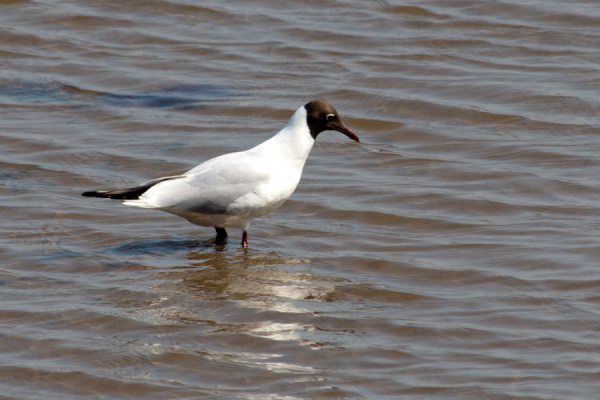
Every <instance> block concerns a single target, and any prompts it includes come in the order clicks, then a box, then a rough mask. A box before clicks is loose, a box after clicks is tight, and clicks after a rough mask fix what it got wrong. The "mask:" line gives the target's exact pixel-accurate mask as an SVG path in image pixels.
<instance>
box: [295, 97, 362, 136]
mask: <svg viewBox="0 0 600 400" xmlns="http://www.w3.org/2000/svg"><path fill="white" fill-rule="evenodd" d="M304 108H305V109H306V123H307V124H308V129H310V134H311V136H312V137H313V138H314V139H316V138H317V135H318V134H319V133H321V132H323V131H328V130H335V131H338V132H342V133H343V134H344V135H346V136H348V137H349V138H350V139H352V140H356V141H357V142H360V140H358V136H356V133H354V132H352V130H350V129H349V128H348V127H347V126H346V125H345V124H344V122H342V119H341V118H340V116H339V114H338V112H337V110H336V109H335V107H334V106H332V105H331V104H329V103H328V102H326V101H324V100H314V101H311V102H310V103H307V104H306V105H305V106H304Z"/></svg>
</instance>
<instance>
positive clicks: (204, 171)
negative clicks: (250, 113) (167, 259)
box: [82, 100, 359, 247]
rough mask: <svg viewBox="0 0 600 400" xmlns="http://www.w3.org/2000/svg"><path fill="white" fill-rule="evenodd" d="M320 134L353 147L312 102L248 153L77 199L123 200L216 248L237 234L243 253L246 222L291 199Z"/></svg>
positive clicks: (330, 115)
mask: <svg viewBox="0 0 600 400" xmlns="http://www.w3.org/2000/svg"><path fill="white" fill-rule="evenodd" d="M326 130H336V131H339V132H342V133H343V134H344V135H346V136H348V137H349V138H350V139H353V140H356V141H357V142H358V141H359V140H358V136H356V134H355V133H354V132H352V131H351V130H350V129H348V128H347V127H346V125H345V124H344V123H343V122H342V120H341V118H340V116H339V115H338V112H337V111H336V109H335V107H333V106H332V105H331V104H329V103H328V102H326V101H323V100H315V101H311V102H310V103H307V104H306V105H304V106H302V107H300V108H299V109H298V110H297V111H296V112H295V113H294V115H293V116H292V118H291V119H290V121H289V122H288V124H287V125H286V126H285V127H284V128H283V129H282V130H281V131H280V132H279V133H278V134H276V135H275V136H273V137H272V138H271V139H269V140H267V141H265V142H263V143H261V144H259V145H258V146H255V147H253V148H251V149H250V150H246V151H242V152H237V153H230V154H225V155H222V156H219V157H216V158H213V159H212V160H208V161H206V162H205V163H202V164H200V165H198V166H197V167H195V168H193V169H191V170H189V171H188V172H186V173H184V174H182V175H177V176H167V177H163V178H158V179H154V180H151V181H149V182H146V183H143V184H141V185H140V186H136V187H133V188H128V189H114V190H113V189H109V190H98V191H92V192H85V193H82V195H83V196H86V197H103V198H110V199H118V200H123V204H125V205H128V206H135V207H142V208H152V209H156V210H162V211H166V212H169V213H171V214H175V215H178V216H180V217H182V218H185V219H187V220H188V221H190V222H191V223H193V224H196V225H201V226H212V227H214V228H215V230H216V231H217V237H216V241H217V242H223V241H224V240H225V238H227V232H226V231H225V228H228V227H235V228H240V229H242V230H243V234H242V246H243V247H247V246H248V226H249V225H250V222H251V221H252V220H253V219H254V218H257V217H262V216H263V215H266V214H268V213H270V212H271V211H273V210H275V209H276V208H278V207H279V206H281V205H282V204H283V203H284V202H285V201H286V200H287V199H288V197H290V196H291V195H292V193H293V192H294V190H295V189H296V186H297V185H298V182H300V177H301V175H302V168H303V167H304V163H305V162H306V158H307V157H308V153H309V152H310V149H311V148H312V147H313V144H314V142H315V139H316V138H317V135H318V134H319V133H321V132H323V131H326Z"/></svg>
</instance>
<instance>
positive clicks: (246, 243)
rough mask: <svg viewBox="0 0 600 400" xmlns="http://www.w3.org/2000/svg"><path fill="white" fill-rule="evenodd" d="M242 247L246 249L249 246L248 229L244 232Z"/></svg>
mask: <svg viewBox="0 0 600 400" xmlns="http://www.w3.org/2000/svg"><path fill="white" fill-rule="evenodd" d="M242 247H243V248H245V249H247V248H248V232H246V231H244V233H242Z"/></svg>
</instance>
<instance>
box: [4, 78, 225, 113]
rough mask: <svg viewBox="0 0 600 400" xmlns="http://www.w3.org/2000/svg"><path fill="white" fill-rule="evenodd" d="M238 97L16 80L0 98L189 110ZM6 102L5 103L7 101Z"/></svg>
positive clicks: (202, 88)
mask: <svg viewBox="0 0 600 400" xmlns="http://www.w3.org/2000/svg"><path fill="white" fill-rule="evenodd" d="M235 95H237V93H236V92H234V91H233V90H232V89H231V88H229V87H225V86H220V85H211V84H203V85H177V86H170V87H166V88H159V89H153V90H147V91H142V92H137V93H110V92H104V91H97V90H91V89H84V88H79V87H77V86H74V85H70V84H66V83H61V82H50V83H40V82H26V81H15V82H10V83H5V84H0V97H4V98H5V99H6V100H8V101H9V102H12V103H15V104H40V103H42V104H54V103H61V104H62V103H71V104H72V103H73V102H78V104H77V107H82V106H83V107H85V106H89V107H91V106H92V105H93V104H91V103H95V102H100V103H101V104H104V105H108V106H112V107H151V108H169V107H177V108H179V107H189V106H193V105H195V104H196V103H198V102H201V101H204V100H209V99H216V98H223V97H230V96H235ZM6 100H5V101H6Z"/></svg>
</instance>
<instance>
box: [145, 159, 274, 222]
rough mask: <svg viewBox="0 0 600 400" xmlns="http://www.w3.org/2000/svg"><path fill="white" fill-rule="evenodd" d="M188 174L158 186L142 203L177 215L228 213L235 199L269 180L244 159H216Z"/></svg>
mask: <svg viewBox="0 0 600 400" xmlns="http://www.w3.org/2000/svg"><path fill="white" fill-rule="evenodd" d="M188 174H189V175H188ZM188 174H186V175H184V179H177V180H172V181H165V182H161V183H159V184H157V185H156V186H155V188H153V189H154V190H152V189H151V190H149V191H148V192H147V193H146V194H145V196H144V197H145V200H147V201H149V202H152V203H155V204H156V205H157V206H158V207H162V208H171V209H176V210H177V211H179V212H194V213H200V214H227V213H228V208H229V206H230V205H231V204H232V203H233V202H234V201H235V200H237V199H239V198H241V197H243V196H245V195H247V194H249V193H251V192H253V191H255V190H256V188H257V187H258V186H259V185H261V184H262V183H265V182H267V181H268V179H269V174H268V172H266V171H265V170H264V169H263V168H260V167H259V166H258V165H256V164H255V163H253V162H252V160H250V159H248V158H246V157H241V159H230V158H229V157H219V158H217V159H213V160H210V161H209V162H207V163H205V164H202V165H200V166H198V167H196V168H194V169H193V170H191V171H189V172H188Z"/></svg>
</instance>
